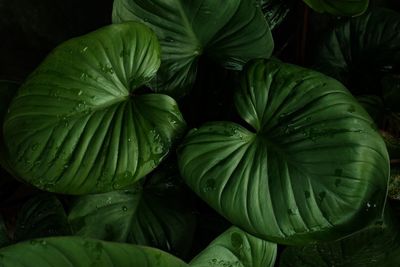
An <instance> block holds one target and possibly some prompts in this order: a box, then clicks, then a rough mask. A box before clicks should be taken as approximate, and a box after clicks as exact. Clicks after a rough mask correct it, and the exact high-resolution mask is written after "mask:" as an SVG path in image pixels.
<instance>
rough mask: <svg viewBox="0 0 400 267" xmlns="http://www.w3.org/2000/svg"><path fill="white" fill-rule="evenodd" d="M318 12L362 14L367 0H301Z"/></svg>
mask: <svg viewBox="0 0 400 267" xmlns="http://www.w3.org/2000/svg"><path fill="white" fill-rule="evenodd" d="M303 1H304V2H305V3H306V4H307V5H309V6H310V7H311V8H312V9H314V10H316V11H318V12H327V13H330V14H332V15H337V16H355V15H360V14H362V13H363V12H364V11H365V10H366V9H367V8H368V3H369V0H303Z"/></svg>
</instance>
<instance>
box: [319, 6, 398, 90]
mask: <svg viewBox="0 0 400 267" xmlns="http://www.w3.org/2000/svg"><path fill="white" fill-rule="evenodd" d="M315 61H316V65H317V67H318V68H319V69H320V70H321V71H323V72H324V73H325V74H328V75H331V76H333V77H335V78H337V79H339V80H340V81H342V82H343V83H344V84H345V85H346V86H347V87H348V89H349V90H350V91H352V92H353V93H355V94H370V93H372V94H380V93H381V92H380V88H381V87H382V86H381V79H382V77H383V76H384V75H386V73H388V72H389V73H390V72H393V71H395V70H396V69H400V14H399V13H397V12H395V11H392V10H389V9H383V8H377V9H373V10H371V11H369V12H367V13H365V14H364V15H362V16H360V17H357V18H353V19H350V20H348V21H345V22H343V23H340V24H339V25H337V26H336V27H335V28H334V29H332V30H331V31H330V32H328V34H327V36H326V37H325V39H324V40H323V42H322V43H321V44H320V46H319V47H318V48H317V49H316V55H315Z"/></svg>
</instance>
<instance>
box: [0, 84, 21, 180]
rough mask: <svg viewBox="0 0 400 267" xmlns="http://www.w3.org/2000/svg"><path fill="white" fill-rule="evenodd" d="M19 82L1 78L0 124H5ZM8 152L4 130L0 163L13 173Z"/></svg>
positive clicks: (0, 144)
mask: <svg viewBox="0 0 400 267" xmlns="http://www.w3.org/2000/svg"><path fill="white" fill-rule="evenodd" d="M18 86H19V84H18V83H17V82H13V81H5V80H0V125H3V122H4V117H5V116H6V114H7V110H8V107H9V105H10V103H11V100H12V98H13V97H14V96H15V94H16V93H17V89H18ZM7 155H8V153H7V149H6V146H5V144H4V137H3V131H1V132H0V165H1V167H3V168H4V169H6V170H7V171H8V172H9V173H12V172H13V171H12V169H11V167H10V163H9V159H8V156H7Z"/></svg>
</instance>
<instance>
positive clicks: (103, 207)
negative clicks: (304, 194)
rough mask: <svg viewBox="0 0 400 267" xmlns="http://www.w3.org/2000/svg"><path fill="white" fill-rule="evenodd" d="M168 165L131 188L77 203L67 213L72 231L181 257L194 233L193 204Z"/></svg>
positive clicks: (79, 200)
mask: <svg viewBox="0 0 400 267" xmlns="http://www.w3.org/2000/svg"><path fill="white" fill-rule="evenodd" d="M167 166H168V165H167ZM167 166H166V165H163V168H158V169H157V170H156V171H155V172H153V173H151V174H150V175H149V176H148V177H146V181H145V183H144V184H143V185H136V187H135V188H132V189H129V190H120V191H113V192H109V193H103V194H92V195H87V196H83V197H79V198H78V199H76V200H75V201H74V203H73V205H72V208H71V211H70V213H69V221H70V223H71V225H72V228H73V230H74V232H75V233H76V234H77V235H80V236H84V237H91V238H97V239H102V240H108V241H119V242H130V243H134V244H139V245H146V246H152V247H157V248H159V249H162V250H164V251H169V252H171V253H174V254H175V255H179V256H184V255H185V254H186V253H187V252H188V249H189V248H190V244H191V242H192V239H193V234H194V226H195V218H194V214H193V210H192V206H191V204H192V201H190V196H188V194H187V192H186V191H185V187H184V186H183V184H182V181H181V182H180V179H178V178H179V177H177V175H179V174H178V171H177V170H176V168H169V167H167ZM174 169H175V170H174Z"/></svg>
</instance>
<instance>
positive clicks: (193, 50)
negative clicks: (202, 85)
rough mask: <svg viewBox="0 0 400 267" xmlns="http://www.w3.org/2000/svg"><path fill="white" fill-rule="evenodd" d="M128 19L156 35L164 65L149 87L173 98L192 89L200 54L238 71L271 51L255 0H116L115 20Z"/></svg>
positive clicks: (271, 44) (271, 42)
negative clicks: (250, 61) (147, 28)
mask: <svg viewBox="0 0 400 267" xmlns="http://www.w3.org/2000/svg"><path fill="white" fill-rule="evenodd" d="M130 20H133V21H139V22H143V23H145V24H146V25H148V26H150V27H151V28H152V29H153V30H154V31H155V32H156V34H157V36H158V38H159V40H160V44H161V50H162V54H161V56H162V62H161V67H160V70H159V72H158V73H157V79H156V80H155V81H154V82H153V89H154V90H156V91H160V92H165V93H167V94H171V95H175V96H180V95H183V94H185V93H187V92H188V90H189V89H190V88H191V86H192V84H193V83H194V80H195V78H196V71H197V59H198V57H199V56H200V55H202V54H205V55H207V56H209V57H211V58H213V59H214V60H216V61H218V62H220V63H221V64H222V65H224V66H225V67H228V68H233V69H238V68H241V66H242V65H243V64H244V63H245V62H247V61H248V60H250V59H253V58H260V57H262V58H268V57H269V56H270V55H271V53H272V50H273V40H272V36H271V32H270V29H269V27H268V24H267V22H266V21H265V19H264V17H263V14H262V13H261V10H260V9H259V8H258V6H257V5H256V4H255V2H254V1H248V0H230V1H215V0H195V1H183V0H169V1H164V0H154V1H144V0H115V1H114V9H113V21H114V22H121V21H130Z"/></svg>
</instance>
